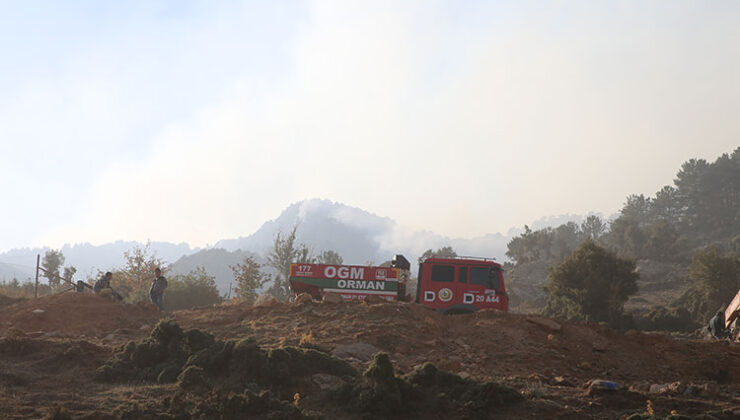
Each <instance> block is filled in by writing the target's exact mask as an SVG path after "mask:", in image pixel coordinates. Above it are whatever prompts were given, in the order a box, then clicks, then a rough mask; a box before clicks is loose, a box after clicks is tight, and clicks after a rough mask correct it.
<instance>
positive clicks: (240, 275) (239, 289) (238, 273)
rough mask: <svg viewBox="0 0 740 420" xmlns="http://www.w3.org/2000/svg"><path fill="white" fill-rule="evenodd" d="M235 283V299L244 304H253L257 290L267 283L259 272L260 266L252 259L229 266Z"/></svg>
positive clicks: (248, 258) (245, 259)
mask: <svg viewBox="0 0 740 420" xmlns="http://www.w3.org/2000/svg"><path fill="white" fill-rule="evenodd" d="M229 268H231V271H232V272H233V273H234V280H235V281H236V289H235V291H234V292H235V294H236V298H237V299H239V300H241V301H245V302H250V303H252V302H254V300H255V299H257V289H259V288H260V287H262V285H263V284H264V283H265V282H266V281H267V277H266V275H265V274H264V273H263V272H262V271H261V268H262V266H261V265H260V264H259V263H258V262H257V261H255V260H254V258H252V257H244V260H243V261H242V262H241V263H239V264H237V265H230V266H229Z"/></svg>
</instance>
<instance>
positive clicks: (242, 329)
mask: <svg viewBox="0 0 740 420" xmlns="http://www.w3.org/2000/svg"><path fill="white" fill-rule="evenodd" d="M150 309H151V308H147V306H146V305H145V306H142V307H131V306H130V305H124V304H121V303H116V302H113V301H109V300H107V299H105V298H103V297H100V296H96V295H91V294H82V295H80V294H68V295H62V296H55V297H49V298H44V299H39V300H37V301H25V302H20V303H15V304H10V305H9V306H5V307H0V319H2V320H3V321H2V323H0V336H3V337H4V338H2V339H0V372H2V373H1V374H0V388H2V389H4V390H5V391H6V392H3V393H0V417H3V418H26V417H36V418H39V417H42V416H43V415H44V414H45V413H47V412H48V411H50V410H51V408H52V407H55V406H56V407H57V411H59V410H62V409H61V408H59V407H63V409H64V410H65V411H67V412H69V413H70V414H71V415H72V416H73V418H75V419H93V418H95V419H99V418H104V419H107V418H185V417H188V418H214V417H213V416H221V415H225V416H226V417H225V418H243V416H244V413H245V412H237V413H236V414H233V415H229V414H227V413H229V411H228V406H226V405H223V404H224V403H217V401H222V400H220V399H219V398H226V396H225V394H220V393H219V392H218V390H219V389H220V388H221V387H222V389H232V388H228V387H230V386H233V385H229V384H227V383H226V382H219V381H223V380H225V379H223V378H226V377H225V376H222V377H221V378H222V379H221V380H219V379H218V378H219V377H214V379H211V380H209V382H207V384H203V385H200V386H201V387H203V386H205V388H200V391H197V392H194V391H191V390H190V388H188V387H187V386H189V385H186V383H184V382H182V381H181V382H176V381H175V382H165V383H156V382H157V381H156V380H154V381H147V380H144V381H133V382H131V381H128V382H127V381H123V382H121V381H115V380H114V381H112V382H111V381H109V380H101V379H95V378H100V377H99V375H98V374H96V371H98V372H99V371H100V370H99V368H100V367H101V366H103V365H104V364H106V363H110V362H109V361H110V360H112V359H111V358H112V356H113V355H114V354H116V353H117V352H120V351H122V350H123V349H124V346H125V347H126V348H134V347H131V346H132V344H126V343H127V342H129V341H131V340H133V341H134V342H140V340H142V339H145V338H146V337H149V336H150V332H151V331H152V326H153V325H154V324H155V323H156V322H157V320H158V319H159V318H160V317H161V315H159V314H158V313H157V312H156V311H153V310H150ZM34 311H35V312H34ZM40 311H43V312H40ZM97 312H102V313H108V314H112V316H110V317H106V318H101V317H97V316H88V315H86V314H90V315H92V314H93V313H97ZM126 313H131V315H128V316H126V315H124V314H126ZM170 315H171V316H173V317H174V319H175V320H176V321H177V322H178V323H179V324H180V325H181V326H182V328H184V329H186V330H187V329H191V328H196V329H199V330H201V331H204V332H208V333H211V334H213V335H214V336H215V339H216V340H239V339H243V338H247V337H253V338H254V339H255V341H254V342H253V343H254V344H251V346H253V347H251V348H253V349H260V348H264V349H279V348H282V349H285V351H288V350H289V349H291V348H292V347H290V346H299V347H298V349H301V348H303V349H304V350H290V351H288V353H285V354H284V356H283V357H288V356H287V355H288V354H294V355H296V357H297V355H300V354H301V353H300V352H301V351H309V350H305V349H313V350H310V351H311V352H313V353H311V354H314V355H317V356H318V355H319V354H323V352H327V354H326V355H325V356H322V357H330V356H329V354H331V355H334V357H336V358H338V359H339V360H344V361H346V362H348V363H349V364H350V365H351V366H352V367H353V368H354V369H357V370H359V371H360V372H362V371H363V370H364V369H366V368H367V367H368V366H370V365H372V363H375V362H372V359H373V356H374V355H375V353H376V352H379V351H383V352H386V353H387V354H389V355H390V360H391V362H392V366H393V367H392V369H393V370H394V371H395V374H396V375H398V377H399V378H406V379H403V380H412V378H414V377H416V378H419V377H418V375H419V374H420V372H421V371H419V370H418V369H416V370H415V367H416V366H419V365H420V364H421V363H424V362H431V363H432V364H434V365H435V366H436V367H437V368H438V369H442V370H444V371H449V372H451V373H452V374H454V375H457V376H450V377H448V379H447V380H453V382H455V381H457V382H455V383H458V384H467V385H465V386H473V387H475V386H478V385H476V384H479V383H480V384H482V383H483V382H478V381H492V382H488V383H497V384H499V385H496V386H497V387H499V386H501V387H504V388H493V389H501V390H502V391H503V390H504V389H509V390H511V391H506V392H514V394H511V395H512V397H511V398H508V397H507V398H506V399H494V400H486V399H485V398H489V397H483V396H482V395H481V394H474V393H473V394H466V395H467V396H465V397H464V398H465V400H462V401H461V400H459V399H456V400H452V399H451V400H449V404H450V405H441V406H437V408H435V409H434V410H432V411H429V406H428V407H427V409H424V408H420V409H419V411H417V412H415V413H406V414H404V415H393V414H389V413H393V412H394V411H384V412H385V413H386V415H383V416H387V418H458V417H468V418H470V417H471V416H472V417H473V418H492V417H494V418H501V419H525V418H527V419H529V418H562V419H594V418H597V419H616V418H625V417H626V416H628V415H630V414H633V413H642V412H645V410H646V406H647V404H648V403H647V401H648V400H650V401H651V402H650V403H649V404H650V405H651V407H652V410H654V412H655V414H656V416H659V417H658V418H663V416H666V415H668V414H669V413H670V412H673V411H675V412H677V413H678V414H682V415H689V416H699V415H705V414H707V415H712V416H714V417H706V418H717V419H730V418H734V417H733V416H737V415H740V405H738V402H737V396H738V395H737V390H738V389H739V388H738V384H740V352H739V351H738V349H737V345H735V344H731V345H728V343H722V342H716V341H704V340H701V339H674V338H670V337H669V336H665V335H661V334H644V333H639V332H636V331H630V332H627V333H618V332H615V331H612V330H609V329H608V328H606V327H602V326H598V325H589V324H573V323H559V322H553V321H551V320H547V319H545V318H541V317H538V316H528V315H517V314H506V313H499V312H491V311H482V312H478V313H476V314H470V315H460V316H442V315H439V314H437V313H435V312H433V311H430V310H428V309H426V308H424V307H422V306H419V305H414V304H404V303H382V304H371V305H369V304H365V303H347V304H328V303H318V302H312V301H304V300H300V301H299V302H297V303H295V304H272V305H267V306H261V307H254V308H252V307H248V306H245V305H220V306H215V307H210V308H201V309H197V310H188V311H177V312H175V313H173V314H170ZM159 331H160V332H157V333H156V334H160V335H156V334H155V333H152V335H151V337H150V338H148V340H150V341H148V342H149V343H154V341H151V340H156V339H155V338H152V337H160V338H158V339H161V337H162V336H161V334H162V333H163V332H162V330H159ZM234 342H235V343H236V342H237V341H234ZM300 345H303V347H300ZM256 346H258V347H256ZM136 348H139V347H136ZM141 349H142V351H143V349H144V347H141ZM296 351H298V353H295V352H296ZM317 351H318V353H317ZM291 352H293V353H291ZM268 354H270V355H271V354H273V353H268ZM274 354H275V355H277V354H278V353H274ZM281 354H283V353H281ZM306 354H308V353H306ZM137 357H139V356H137ZM141 357H143V353H142V356H141ZM271 357H272V356H271ZM291 357H293V356H291ZM142 360H143V359H142ZM331 360H335V359H331ZM285 362H286V363H289V364H288V365H285V368H288V366H293V365H290V363H292V362H289V360H288V359H285ZM322 363H329V359H327V360H326V361H325V362H322ZM331 363H339V362H331ZM327 366H328V365H327ZM253 369H256V367H253ZM291 369H298V366H294V367H293V368H291ZM343 369H344V368H343ZM425 369H426V370H425V372H426V371H429V369H427V368H425ZM296 372H298V371H296ZM414 372H416V373H414ZM430 372H431V371H430ZM232 374H233V372H232ZM273 374H274V375H278V374H279V372H278V371H275V372H274V373H273ZM404 374H406V375H405V376H404ZM337 375H338V376H337ZM409 375H410V376H409ZM414 375H416V376H414ZM300 378H303V377H302V376H301V377H300ZM342 378H344V379H342ZM454 378H458V379H454ZM460 378H466V379H460ZM296 379H299V377H296ZM594 379H604V380H608V381H613V382H616V383H617V384H618V386H620V387H621V388H620V389H619V390H608V389H601V388H599V383H598V382H597V383H595V384H594V385H592V386H591V387H590V388H589V387H587V384H588V383H589V382H590V381H591V380H594ZM346 381H355V380H354V379H350V378H349V377H346V376H343V375H340V374H339V373H334V374H323V373H322V374H315V375H313V376H308V377H305V379H300V380H297V381H292V380H287V379H285V380H283V382H276V383H275V385H273V388H272V389H273V391H274V392H273V393H272V394H271V396H270V398H277V400H270V401H273V402H270V403H269V404H268V405H263V406H261V407H262V408H259V409H258V408H257V407H255V406H254V405H251V404H250V403H248V404H247V405H245V406H244V410H257V411H254V412H255V413H257V414H256V415H254V416H252V417H254V418H274V416H276V415H278V414H279V413H280V412H283V411H284V410H286V409H288V408H287V407H288V406H289V405H291V403H292V405H293V407H294V408H290V409H289V410H293V414H292V415H290V416H288V417H286V415H285V414H283V415H282V417H279V418H340V419H356V418H357V419H359V418H367V417H368V416H369V415H370V413H369V412H357V411H353V410H355V409H354V408H352V407H353V406H351V405H345V404H346V403H345V402H343V401H344V400H342V399H338V398H339V395H341V392H340V389H347V388H342V385H341V384H342V383H347V382H346ZM40 384H41V385H40ZM290 384H294V385H290ZM664 384H665V385H664ZM668 384H672V385H670V386H668ZM193 386H194V385H193ZM255 386H256V385H255ZM489 386H493V385H489ZM337 387H339V388H337ZM78 389H85V390H86V392H84V393H79V392H76V391H75V390H78ZM471 389H472V388H471ZM486 389H489V390H491V389H492V388H486ZM278 390H280V391H279V392H278ZM212 391H213V392H212ZM448 391H450V389H448ZM255 392H256V391H255ZM497 392H498V391H497ZM296 393H298V394H299V395H300V397H299V398H296V397H295V394H296ZM219 395H223V396H219ZM232 395H233V394H232ZM250 395H252V394H250ZM253 395H256V394H253ZM496 395H499V394H496ZM248 398H256V397H249V396H248ZM265 398H267V397H265ZM438 398H441V399H440V400H438V401H447V400H446V399H447V398H452V397H446V396H443V395H441V394H440V396H439V397H438ZM454 398H460V397H454ZM481 398H483V399H481ZM497 398H500V397H497ZM280 399H282V400H283V401H286V403H287V404H288V406H286V405H281V403H279V400H280ZM298 400H300V401H298ZM223 401H226V400H223ZM229 401H232V400H231V397H229ZM249 401H251V400H249ZM263 401H264V402H265V404H267V400H263ZM463 401H467V403H465V404H463V403H462V402H463ZM483 401H489V402H486V403H485V405H477V404H479V403H482V402H483ZM496 401H497V402H496ZM407 403H408V404H411V403H412V401H408V402H407ZM214 404H215V405H214ZM219 404H220V405H219ZM376 404H381V405H380V406H372V407H374V408H371V409H372V410H386V409H387V410H391V408H387V407H391V405H388V404H390V402H389V401H387V400H378V401H377V403H376ZM383 405H388V406H387V407H386V408H383ZM219 407H220V408H219ZM295 407H297V408H298V410H297V411H296V410H295ZM392 407H396V408H393V410H401V411H400V412H404V411H403V406H396V405H392ZM476 407H478V408H476ZM483 407H486V408H483ZM204 410H211V411H204ZM213 410H216V411H213ZM224 410H226V411H224ZM481 410H483V411H481ZM206 412H209V413H211V414H210V415H205V414H204V413H206ZM219 413H220V414H219ZM178 416H179V417H178ZM183 416H185V417H183ZM373 416H374V417H377V415H373ZM696 418H705V417H696Z"/></svg>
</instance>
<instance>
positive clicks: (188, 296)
mask: <svg viewBox="0 0 740 420" xmlns="http://www.w3.org/2000/svg"><path fill="white" fill-rule="evenodd" d="M167 282H168V284H169V286H168V287H167V291H166V292H165V294H164V308H165V309H166V310H168V311H173V310H178V309H190V308H197V307H200V306H209V305H214V304H216V303H221V301H222V300H223V299H222V298H221V296H220V295H219V294H218V288H217V287H216V281H215V277H213V276H209V275H208V274H207V273H206V271H205V269H204V268H203V267H198V268H196V269H195V270H192V271H191V272H189V273H188V274H184V275H182V274H180V275H176V276H172V277H170V278H169V279H168V280H167Z"/></svg>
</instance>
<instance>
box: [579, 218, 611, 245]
mask: <svg viewBox="0 0 740 420" xmlns="http://www.w3.org/2000/svg"><path fill="white" fill-rule="evenodd" d="M605 232H606V223H604V221H603V220H601V217H599V216H595V215H593V214H592V215H591V216H588V217H587V218H586V220H584V221H583V223H581V233H582V234H583V236H584V239H591V240H592V241H594V242H595V241H596V240H597V239H599V238H601V235H603V234H604V233H605Z"/></svg>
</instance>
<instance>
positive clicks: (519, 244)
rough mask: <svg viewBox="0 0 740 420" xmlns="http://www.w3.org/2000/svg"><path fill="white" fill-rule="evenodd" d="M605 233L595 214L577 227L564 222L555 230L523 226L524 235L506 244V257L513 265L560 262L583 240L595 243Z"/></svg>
mask: <svg viewBox="0 0 740 420" xmlns="http://www.w3.org/2000/svg"><path fill="white" fill-rule="evenodd" d="M605 231H606V223H605V222H604V221H603V220H602V219H601V217H599V216H596V215H590V216H588V217H587V218H586V220H585V221H583V223H581V225H580V226H579V225H577V224H576V223H574V222H568V223H565V224H562V225H560V226H558V227H557V228H550V227H548V228H544V229H539V230H536V231H532V230H531V229H530V228H529V226H526V225H525V226H524V233H522V234H521V235H519V236H517V237H515V238H513V239H512V240H511V241H509V244H508V245H507V248H508V250H507V251H506V256H507V257H509V258H511V259H512V260H514V261H515V262H516V263H517V264H524V263H530V262H536V261H562V260H563V259H565V257H567V256H568V255H570V254H571V253H572V252H573V251H574V250H575V249H576V248H577V247H578V245H579V244H580V243H581V242H583V241H584V240H588V239H590V240H592V241H594V242H598V241H599V240H600V239H601V238H602V237H603V235H604V232H605Z"/></svg>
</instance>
